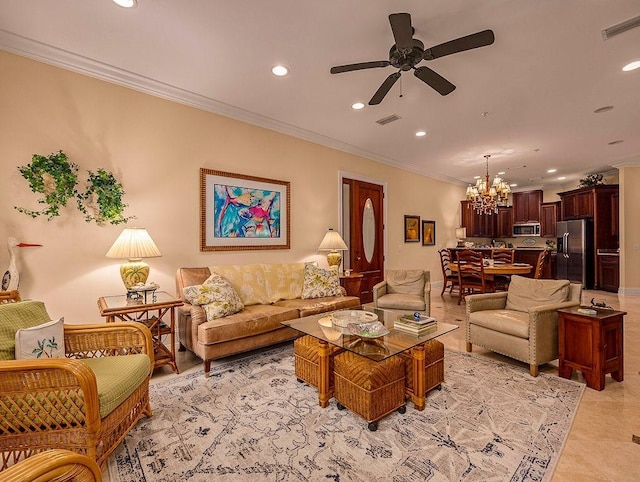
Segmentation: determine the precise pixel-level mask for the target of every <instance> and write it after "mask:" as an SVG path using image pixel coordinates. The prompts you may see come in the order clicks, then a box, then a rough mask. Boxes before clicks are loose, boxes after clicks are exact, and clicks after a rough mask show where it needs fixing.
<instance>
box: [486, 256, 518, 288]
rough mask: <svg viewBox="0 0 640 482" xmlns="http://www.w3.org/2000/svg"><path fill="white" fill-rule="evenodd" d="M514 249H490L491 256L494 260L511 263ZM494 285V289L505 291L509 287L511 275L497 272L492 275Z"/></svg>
mask: <svg viewBox="0 0 640 482" xmlns="http://www.w3.org/2000/svg"><path fill="white" fill-rule="evenodd" d="M515 252H516V251H515V249H509V248H497V249H493V250H491V258H492V259H493V260H494V261H500V262H502V263H509V264H513V259H514V257H515ZM493 280H494V282H495V285H496V290H499V291H506V290H508V289H509V282H510V281H511V275H505V274H499V275H495V276H494V277H493Z"/></svg>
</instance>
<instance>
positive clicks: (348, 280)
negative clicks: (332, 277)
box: [340, 272, 364, 298]
mask: <svg viewBox="0 0 640 482" xmlns="http://www.w3.org/2000/svg"><path fill="white" fill-rule="evenodd" d="M362 278H364V275H363V274H362V273H353V272H352V273H350V274H348V275H347V274H341V275H340V285H341V286H342V287H343V288H344V289H345V291H346V292H347V295H348V296H357V297H358V298H360V293H361V292H362Z"/></svg>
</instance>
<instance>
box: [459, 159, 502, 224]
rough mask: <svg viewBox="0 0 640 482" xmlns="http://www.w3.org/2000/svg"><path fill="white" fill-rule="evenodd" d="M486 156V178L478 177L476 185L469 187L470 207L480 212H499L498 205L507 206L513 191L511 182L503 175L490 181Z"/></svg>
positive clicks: (468, 198) (468, 199)
mask: <svg viewBox="0 0 640 482" xmlns="http://www.w3.org/2000/svg"><path fill="white" fill-rule="evenodd" d="M490 157H491V156H490V155H489V154H487V155H486V156H484V158H485V159H486V162H487V175H486V176H485V178H484V179H478V180H477V181H476V185H475V186H472V185H469V186H468V187H467V201H470V203H469V204H468V205H467V207H468V208H473V209H474V210H475V211H476V212H477V213H478V214H493V213H497V212H498V206H506V205H507V198H508V197H509V193H510V192H511V188H510V187H509V184H508V183H507V182H506V181H504V180H503V179H502V178H501V177H498V176H496V177H495V178H494V179H493V183H491V184H490V183H489V158H490Z"/></svg>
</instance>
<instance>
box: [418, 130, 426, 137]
mask: <svg viewBox="0 0 640 482" xmlns="http://www.w3.org/2000/svg"><path fill="white" fill-rule="evenodd" d="M426 135H427V133H426V131H418V132H416V137H424V136H426Z"/></svg>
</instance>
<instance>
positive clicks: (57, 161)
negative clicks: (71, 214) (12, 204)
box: [16, 151, 78, 221]
mask: <svg viewBox="0 0 640 482" xmlns="http://www.w3.org/2000/svg"><path fill="white" fill-rule="evenodd" d="M18 170H19V171H20V174H22V177H24V178H25V179H26V180H27V182H28V183H29V187H30V188H31V190H32V191H33V192H35V193H41V194H44V198H40V199H38V203H39V204H47V205H48V207H47V209H43V210H42V211H32V210H30V209H26V208H20V207H16V209H17V210H18V211H20V212H21V213H25V214H27V215H29V216H31V217H32V218H37V217H38V216H41V215H45V216H47V220H48V221H51V220H52V219H53V218H55V217H56V216H60V207H64V206H66V205H67V202H68V201H69V199H71V198H72V197H74V196H75V193H76V190H75V188H76V184H77V183H78V174H77V173H78V166H77V165H76V164H74V163H73V162H69V160H68V159H67V155H66V154H65V153H64V152H62V151H58V152H54V153H53V154H50V155H49V156H46V157H45V156H41V155H39V154H34V155H33V157H32V158H31V164H27V165H26V166H22V167H18Z"/></svg>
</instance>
